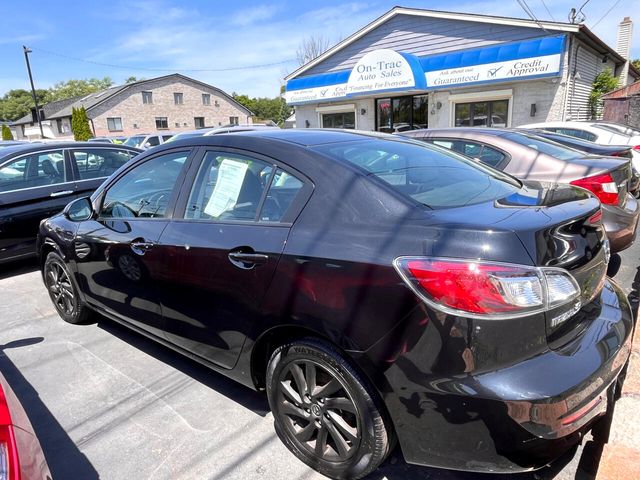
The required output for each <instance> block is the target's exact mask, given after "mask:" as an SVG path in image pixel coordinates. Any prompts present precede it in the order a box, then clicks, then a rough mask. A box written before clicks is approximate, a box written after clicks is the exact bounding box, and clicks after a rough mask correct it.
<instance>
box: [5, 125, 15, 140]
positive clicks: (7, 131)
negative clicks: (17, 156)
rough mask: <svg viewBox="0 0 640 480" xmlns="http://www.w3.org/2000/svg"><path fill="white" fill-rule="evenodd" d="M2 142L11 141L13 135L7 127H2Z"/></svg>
mask: <svg viewBox="0 0 640 480" xmlns="http://www.w3.org/2000/svg"><path fill="white" fill-rule="evenodd" d="M2 140H13V134H12V133H11V130H10V129H9V126H8V125H5V124H3V125H2Z"/></svg>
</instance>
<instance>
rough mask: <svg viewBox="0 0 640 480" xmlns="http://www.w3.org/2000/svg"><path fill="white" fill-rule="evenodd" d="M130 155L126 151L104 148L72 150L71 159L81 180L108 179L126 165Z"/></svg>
mask: <svg viewBox="0 0 640 480" xmlns="http://www.w3.org/2000/svg"><path fill="white" fill-rule="evenodd" d="M131 156H132V154H131V153H130V152H128V151H127V150H109V149H106V148H95V149H90V148H87V149H82V150H72V151H71V158H72V161H73V162H74V163H75V165H76V168H77V169H78V174H79V176H80V179H81V180H87V179H90V178H100V177H108V176H109V175H111V174H112V173H114V172H115V171H116V170H117V169H118V168H120V167H121V166H122V165H124V164H125V163H127V162H128V161H129V159H130V158H131Z"/></svg>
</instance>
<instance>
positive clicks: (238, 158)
mask: <svg viewBox="0 0 640 480" xmlns="http://www.w3.org/2000/svg"><path fill="white" fill-rule="evenodd" d="M272 170H273V168H272V166H271V165H270V164H268V163H266V162H262V161H260V160H256V159H254V158H249V157H245V156H244V155H240V154H235V153H233V154H232V153H226V152H207V154H206V155H205V158H204V160H203V162H202V166H201V167H200V171H199V172H198V177H197V178H196V182H195V184H194V188H193V190H192V191H191V194H190V196H189V203H188V204H187V211H186V212H185V217H186V218H192V219H198V220H233V221H250V222H253V221H255V220H256V216H257V214H258V208H259V206H260V200H261V199H262V194H263V192H264V190H265V188H266V185H267V184H268V182H269V180H270V178H271V173H272Z"/></svg>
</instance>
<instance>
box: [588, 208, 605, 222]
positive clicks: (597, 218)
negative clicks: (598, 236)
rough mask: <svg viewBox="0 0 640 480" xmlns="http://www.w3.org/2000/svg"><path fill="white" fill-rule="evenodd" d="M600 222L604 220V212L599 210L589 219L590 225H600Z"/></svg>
mask: <svg viewBox="0 0 640 480" xmlns="http://www.w3.org/2000/svg"><path fill="white" fill-rule="evenodd" d="M600 220H602V210H598V211H597V212H596V213H594V214H593V215H591V216H590V217H589V223H591V224H596V223H600Z"/></svg>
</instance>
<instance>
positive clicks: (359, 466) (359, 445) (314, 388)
mask: <svg viewBox="0 0 640 480" xmlns="http://www.w3.org/2000/svg"><path fill="white" fill-rule="evenodd" d="M266 386H267V397H268V400H269V406H270V407H271V411H272V412H273V416H274V424H275V429H276V432H277V434H278V436H279V437H280V439H281V440H282V442H283V443H284V444H285V445H286V446H287V448H289V450H291V452H293V453H294V454H295V455H296V456H297V457H298V458H299V459H300V460H302V461H303V462H305V463H306V464H307V465H309V466H310V467H312V468H314V469H315V470H317V471H318V472H320V473H322V474H323V475H326V476H327V477H330V478H335V479H346V478H349V479H357V478H362V477H364V476H366V475H368V474H369V473H371V472H373V471H374V470H375V469H376V468H378V466H379V465H380V464H381V463H382V461H383V460H384V459H385V458H386V456H387V455H388V454H389V452H390V451H391V449H392V447H393V445H394V444H395V437H394V433H393V429H392V428H391V424H390V422H389V421H388V419H387V416H386V413H385V410H384V407H382V404H381V402H380V401H379V397H378V395H377V393H376V392H375V391H374V390H373V388H372V387H370V386H369V384H368V382H367V381H366V380H365V379H364V377H363V375H362V374H360V373H359V372H358V371H357V370H356V368H354V366H353V365H352V364H351V363H350V362H349V360H348V359H347V358H345V356H344V355H342V354H341V353H339V352H338V351H337V350H336V349H335V348H334V347H332V346H331V345H330V344H328V343H325V342H323V341H320V340H317V339H313V338H311V339H309V338H307V339H302V340H297V341H295V342H291V343H288V344H286V345H283V346H281V347H279V348H277V349H276V350H275V351H274V352H273V354H272V356H271V359H270V360H269V365H268V368H267V381H266ZM302 391H304V393H302Z"/></svg>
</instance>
